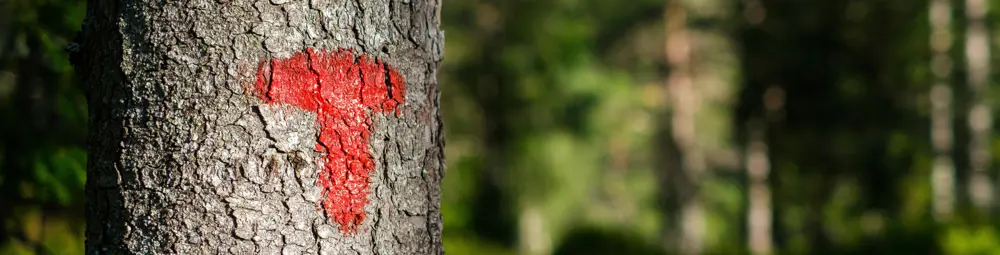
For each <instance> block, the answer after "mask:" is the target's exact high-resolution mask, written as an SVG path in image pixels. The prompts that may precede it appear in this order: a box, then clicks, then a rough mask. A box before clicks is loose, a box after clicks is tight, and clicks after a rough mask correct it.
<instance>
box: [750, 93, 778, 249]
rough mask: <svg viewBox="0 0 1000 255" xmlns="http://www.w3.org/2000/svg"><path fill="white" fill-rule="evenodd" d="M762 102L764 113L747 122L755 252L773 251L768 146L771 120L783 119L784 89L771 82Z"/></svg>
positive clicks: (751, 214) (751, 234) (752, 241)
mask: <svg viewBox="0 0 1000 255" xmlns="http://www.w3.org/2000/svg"><path fill="white" fill-rule="evenodd" d="M760 102H761V103H762V105H763V106H764V116H763V118H761V117H756V118H753V119H751V120H750V121H749V123H747V125H746V127H747V129H748V130H747V133H748V134H747V145H746V155H745V156H744V158H745V160H746V163H745V165H746V169H747V179H748V182H749V184H750V185H749V192H748V199H749V202H748V204H749V206H748V207H749V208H748V210H747V232H748V235H749V236H748V242H749V246H750V251H751V252H753V254H772V253H773V252H774V251H773V246H774V241H773V240H772V237H773V231H772V230H771V226H772V224H773V222H774V221H773V219H772V217H773V216H772V215H774V214H773V210H774V208H773V206H772V203H771V186H770V183H769V180H770V178H769V177H770V175H771V159H770V155H769V154H768V148H767V131H768V130H767V129H768V128H767V127H768V124H769V123H771V122H774V121H778V120H779V119H780V117H779V116H780V112H781V111H782V110H783V109H782V108H784V105H785V91H784V90H783V89H781V88H780V87H778V86H771V87H769V88H767V90H765V91H764V94H763V95H762V97H761V100H760Z"/></svg>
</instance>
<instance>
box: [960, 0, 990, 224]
mask: <svg viewBox="0 0 1000 255" xmlns="http://www.w3.org/2000/svg"><path fill="white" fill-rule="evenodd" d="M987 8H988V7H987V2H986V0H966V2H965V18H966V26H967V27H966V29H967V30H966V39H965V58H966V61H967V63H966V65H967V68H968V75H969V76H968V86H969V93H970V95H969V99H970V107H969V112H968V122H969V123H968V124H969V134H970V136H969V138H970V139H969V144H968V146H969V148H968V150H969V167H970V170H971V171H970V172H971V175H970V176H969V184H968V186H967V187H968V189H969V198H971V200H972V204H973V206H975V207H976V208H978V209H980V210H987V209H992V208H993V199H994V198H993V195H994V192H995V191H994V190H993V181H992V180H990V177H989V169H990V143H991V142H992V141H993V140H992V134H991V130H992V126H993V125H992V123H993V116H992V112H991V110H990V106H989V104H988V102H989V98H990V96H989V95H990V94H989V93H990V92H989V91H988V89H987V87H988V86H989V82H990V81H989V78H990V71H989V70H990V45H989V35H987V32H986V24H985V22H984V21H985V18H986V10H987Z"/></svg>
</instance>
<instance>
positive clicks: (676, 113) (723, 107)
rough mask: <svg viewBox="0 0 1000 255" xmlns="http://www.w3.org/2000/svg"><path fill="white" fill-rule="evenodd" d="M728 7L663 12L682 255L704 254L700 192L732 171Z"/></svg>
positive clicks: (680, 3) (689, 4)
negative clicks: (676, 156) (721, 172)
mask: <svg viewBox="0 0 1000 255" xmlns="http://www.w3.org/2000/svg"><path fill="white" fill-rule="evenodd" d="M731 7H732V5H731V4H729V3H728V1H714V0H713V1H687V0H670V1H668V2H667V5H666V7H665V8H666V10H665V14H664V15H665V37H666V59H667V65H668V67H669V69H670V74H669V76H668V77H667V81H666V83H667V92H668V93H669V94H670V97H669V99H670V104H671V105H670V109H671V120H670V122H671V123H670V130H671V136H672V141H673V142H674V143H675V146H676V148H677V152H678V154H679V159H678V160H679V167H680V169H681V171H682V172H683V176H685V178H684V179H685V181H684V182H683V183H682V184H681V185H680V187H677V188H675V190H677V191H678V193H679V194H678V197H679V199H680V201H679V202H680V212H679V214H680V217H679V221H680V222H679V223H680V224H679V226H678V227H679V228H680V229H679V230H680V231H679V232H680V233H679V234H675V235H672V236H678V237H679V238H678V241H679V242H680V243H679V245H680V251H681V253H682V254H701V253H704V252H705V248H706V247H705V245H706V237H707V235H708V234H709V233H708V232H707V231H708V229H707V225H706V224H707V223H706V222H707V217H708V215H709V213H708V212H709V211H708V210H706V206H707V203H708V202H709V201H710V200H711V198H710V197H709V196H707V194H705V193H703V192H702V188H703V186H704V185H705V184H706V183H707V182H710V181H713V180H714V178H717V177H716V176H715V175H716V172H717V170H720V169H724V168H730V169H735V168H736V165H737V164H738V160H737V158H738V157H737V156H736V154H735V153H734V151H733V150H732V147H731V146H730V142H731V139H730V135H731V130H730V125H729V124H727V123H728V120H729V119H730V116H731V113H732V103H733V97H734V95H735V91H736V87H737V86H736V82H735V81H736V80H737V79H738V77H737V75H736V74H737V72H738V68H737V61H736V57H735V52H734V51H733V47H732V41H731V36H730V31H729V30H728V28H729V27H728V26H727V24H728V21H729V18H730V15H729V14H730V13H731V12H732V8H731ZM708 155H712V156H711V157H708ZM730 223H731V225H735V222H730ZM668 238H674V237H668Z"/></svg>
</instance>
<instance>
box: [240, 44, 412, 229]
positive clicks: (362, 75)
mask: <svg viewBox="0 0 1000 255" xmlns="http://www.w3.org/2000/svg"><path fill="white" fill-rule="evenodd" d="M404 91H405V85H404V84H403V78H402V76H400V75H399V73H397V72H396V71H395V70H393V69H392V68H391V67H389V66H388V65H387V64H385V63H382V62H380V61H378V60H373V59H372V58H370V57H368V56H367V55H364V54H362V55H361V56H360V57H357V58H355V56H354V54H352V53H351V52H350V51H348V50H343V49H340V50H337V51H326V50H321V51H317V50H314V49H311V48H310V49H307V50H306V52H304V53H303V52H299V53H296V54H295V55H293V56H291V57H290V58H287V59H271V60H270V61H263V62H261V64H260V67H259V68H258V70H257V83H256V86H255V91H254V92H255V93H256V95H257V96H258V97H260V98H261V99H263V100H264V101H265V102H267V103H268V104H288V105H292V106H295V107H298V108H301V109H303V110H307V111H312V112H315V113H316V116H317V118H318V119H317V120H316V122H317V126H318V127H319V139H318V140H319V141H318V143H317V144H316V150H317V151H319V152H321V153H324V156H323V158H322V160H321V161H320V162H321V163H320V167H319V169H320V170H319V171H320V172H319V185H321V186H322V188H323V192H324V194H325V196H324V198H323V201H322V203H323V209H324V210H325V211H326V213H327V215H330V217H332V218H333V219H332V220H333V221H336V222H337V223H339V224H340V229H341V230H342V231H344V232H345V233H346V232H353V231H357V227H358V226H359V225H361V223H362V222H363V221H364V220H365V205H366V204H368V184H369V182H370V177H369V173H370V172H372V171H373V170H375V162H374V160H373V159H372V155H371V153H370V152H369V149H368V143H369V139H370V136H371V131H370V130H371V125H372V124H371V116H370V115H369V114H374V113H376V112H393V111H396V113H397V114H399V109H398V108H397V106H398V105H400V104H402V102H403V101H404V100H403V95H404Z"/></svg>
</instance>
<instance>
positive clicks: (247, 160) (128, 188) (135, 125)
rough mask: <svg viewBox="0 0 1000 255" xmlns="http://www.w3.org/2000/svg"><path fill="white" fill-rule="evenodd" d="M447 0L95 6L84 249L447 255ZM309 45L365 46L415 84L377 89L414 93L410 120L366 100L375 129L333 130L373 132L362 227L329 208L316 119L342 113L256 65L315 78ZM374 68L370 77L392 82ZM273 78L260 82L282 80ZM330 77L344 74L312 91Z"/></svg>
mask: <svg viewBox="0 0 1000 255" xmlns="http://www.w3.org/2000/svg"><path fill="white" fill-rule="evenodd" d="M439 8H440V1H438V0H423V1H420V0H414V1H410V0H354V1H349V0H309V1H304V0H256V1H250V0H191V1H153V0H136V1H99V0H89V1H88V10H87V20H86V21H85V22H84V28H83V32H82V33H81V37H80V45H81V50H80V52H79V53H78V54H77V55H74V56H73V59H74V61H73V62H74V64H75V65H76V66H77V73H78V74H79V75H80V76H81V79H82V80H83V84H84V85H85V86H86V89H87V93H88V101H89V109H90V140H89V162H88V172H87V177H88V179H87V187H86V192H87V198H88V205H87V209H86V210H87V212H86V214H87V223H88V226H87V232H86V236H87V243H86V250H87V253H88V254H119V253H139V254H149V253H181V254H201V253H222V254H277V253H282V254H300V253H320V254H430V253H433V254H441V253H443V248H442V244H441V227H442V226H441V214H440V187H439V185H440V182H441V179H442V178H443V171H444V165H443V164H444V160H443V140H442V136H441V120H440V118H439V114H438V87H437V78H436V75H437V70H438V66H439V64H440V61H441V59H442V47H443V45H442V44H443V34H442V32H441V31H440V30H439V29H438V25H439ZM307 48H309V49H315V50H316V51H319V52H322V51H323V50H326V51H329V52H338V50H341V49H343V51H341V52H346V51H350V52H353V54H354V56H357V58H356V59H355V60H354V61H355V62H354V65H361V64H363V63H365V58H370V59H377V61H378V62H372V63H377V64H376V65H373V66H375V67H377V68H379V70H382V69H381V68H382V67H385V68H386V70H390V67H391V70H392V71H395V72H398V74H399V76H400V77H401V78H402V82H403V83H405V87H404V86H401V85H403V84H400V83H399V81H395V80H393V81H391V82H390V81H389V78H388V74H389V72H388V71H386V73H385V75H386V78H385V81H384V84H380V85H379V86H382V88H383V89H384V88H386V87H388V90H389V91H390V93H394V92H391V91H392V90H393V89H400V90H404V91H402V93H403V94H405V97H403V98H405V99H402V98H399V96H396V97H393V98H392V99H395V100H398V101H399V106H398V108H395V109H397V110H398V114H396V113H381V112H376V110H375V109H364V111H365V112H366V113H367V114H366V115H364V116H370V117H359V118H365V119H360V120H362V122H360V123H362V124H364V125H361V126H358V127H360V128H361V129H362V130H368V131H364V132H365V133H366V134H355V133H346V134H344V133H336V132H334V133H331V134H334V135H335V136H336V137H334V138H335V139H341V140H346V139H356V138H357V136H358V135H361V137H365V138H366V139H367V141H365V142H363V143H361V144H366V145H368V146H365V147H366V148H365V149H366V150H367V151H366V152H365V153H363V154H359V155H363V156H367V157H370V162H372V163H374V164H373V166H372V167H373V168H372V170H371V171H370V173H368V176H367V177H368V178H370V180H369V181H368V182H367V183H368V184H367V189H366V190H364V192H367V193H368V195H367V203H365V204H364V207H363V211H364V213H363V214H361V213H360V212H358V214H359V215H361V216H360V217H358V218H357V219H358V220H357V226H345V224H342V222H338V221H337V220H334V219H333V218H332V217H334V216H333V215H329V214H330V213H329V212H330V211H329V210H324V209H325V208H324V202H330V201H324V200H325V199H326V198H327V194H328V193H330V192H334V190H331V189H330V188H328V187H327V188H324V186H322V185H321V184H320V183H321V182H322V181H323V178H324V175H323V174H322V173H324V172H323V171H325V170H328V168H330V167H331V166H330V165H331V164H334V163H330V162H332V161H330V159H329V157H328V155H326V154H328V153H334V152H336V151H335V150H333V149H327V150H322V149H320V147H323V146H326V145H325V144H321V143H320V141H319V140H320V138H321V133H324V134H325V133H326V132H328V131H330V130H328V129H324V128H326V126H325V125H327V124H326V123H320V121H319V120H320V119H322V116H321V115H323V114H329V113H328V112H327V113H324V112H323V111H322V110H320V111H318V112H310V111H308V110H303V108H301V107H295V105H293V104H280V103H269V102H268V100H266V99H267V98H271V99H273V98H274V96H273V95H271V96H266V95H260V94H258V93H255V89H254V88H255V87H254V86H255V84H260V83H261V81H262V80H261V77H258V76H260V75H259V74H260V73H261V72H264V73H267V72H270V71H273V70H277V69H275V68H276V67H273V66H272V67H267V65H269V64H271V63H275V62H273V61H272V59H288V58H295V57H296V56H299V57H303V56H308V57H309V58H310V59H309V61H310V68H311V69H312V71H313V72H314V73H315V74H303V75H318V71H317V69H318V68H323V67H321V66H318V64H317V63H318V62H315V61H316V59H315V55H311V54H312V52H307ZM331 54H332V53H331ZM365 56H367V57H365ZM269 61H271V62H269ZM383 63H384V65H383ZM362 69H363V70H361V71H360V72H361V74H360V75H361V79H362V80H364V79H365V78H368V79H369V80H367V81H365V82H378V83H382V82H383V81H382V80H381V79H377V80H374V81H372V79H371V77H381V76H372V75H382V74H381V73H373V72H369V71H370V70H368V69H364V68H362ZM262 70H263V71H262ZM351 70H355V69H351ZM379 72H381V71H379ZM276 77H277V74H276V73H275V74H273V77H270V76H269V77H263V81H264V83H265V84H266V85H269V86H270V88H271V89H274V88H275V87H274V86H275V85H270V84H269V83H271V82H277V81H275V80H272V79H277V78H276ZM311 77H314V78H315V76H311ZM338 77H339V76H338ZM324 82H326V83H329V82H335V83H337V82H344V83H346V82H345V81H329V80H326V81H324V80H323V79H322V78H319V79H318V83H313V84H319V85H318V86H320V87H319V90H322V89H323V88H322V86H324V85H323V83H324ZM366 84H367V83H366ZM358 86H359V87H360V86H361V85H358ZM314 89H315V88H314ZM257 92H259V91H257ZM383 94H385V93H383ZM315 95H319V94H315ZM366 95H367V94H366ZM383 96H384V95H383ZM391 96H392V95H390V97H391ZM315 99H317V100H331V99H330V98H328V97H322V98H320V97H319V96H317V97H316V98H315ZM348 99H350V98H348ZM353 99H356V100H357V101H358V102H360V101H365V100H368V98H364V100H362V98H360V97H355V98H353ZM365 102H366V103H367V101H365ZM355 103H357V102H355ZM357 104H360V103H357ZM357 109H362V108H357ZM352 116H353V115H352ZM336 120H337V121H341V120H342V121H344V122H347V121H348V119H347V117H343V119H336ZM338 123H339V122H338ZM365 123H367V124H365ZM334 131H342V130H334ZM359 132H360V131H359ZM367 133H370V134H367ZM351 137H353V138H351ZM321 145H322V146H321ZM345 146H346V145H345ZM345 150H346V149H345ZM361 162H365V161H364V159H361ZM334 167H340V168H344V169H348V168H346V167H347V166H334ZM350 169H352V170H351V171H354V168H350ZM325 173H327V174H331V173H336V172H332V171H331V172H325ZM352 173H354V172H350V173H348V177H349V178H355V177H351V175H350V174H352ZM326 177H328V178H338V177H336V176H333V177H330V176H326ZM360 178H364V176H361V177H360ZM352 180H355V179H352ZM341 191H344V190H341ZM347 191H350V194H351V195H356V194H364V193H356V191H358V190H354V189H350V190H347ZM358 192H361V191H358ZM362 198H364V196H362ZM333 202H335V203H336V202H337V201H333Z"/></svg>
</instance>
